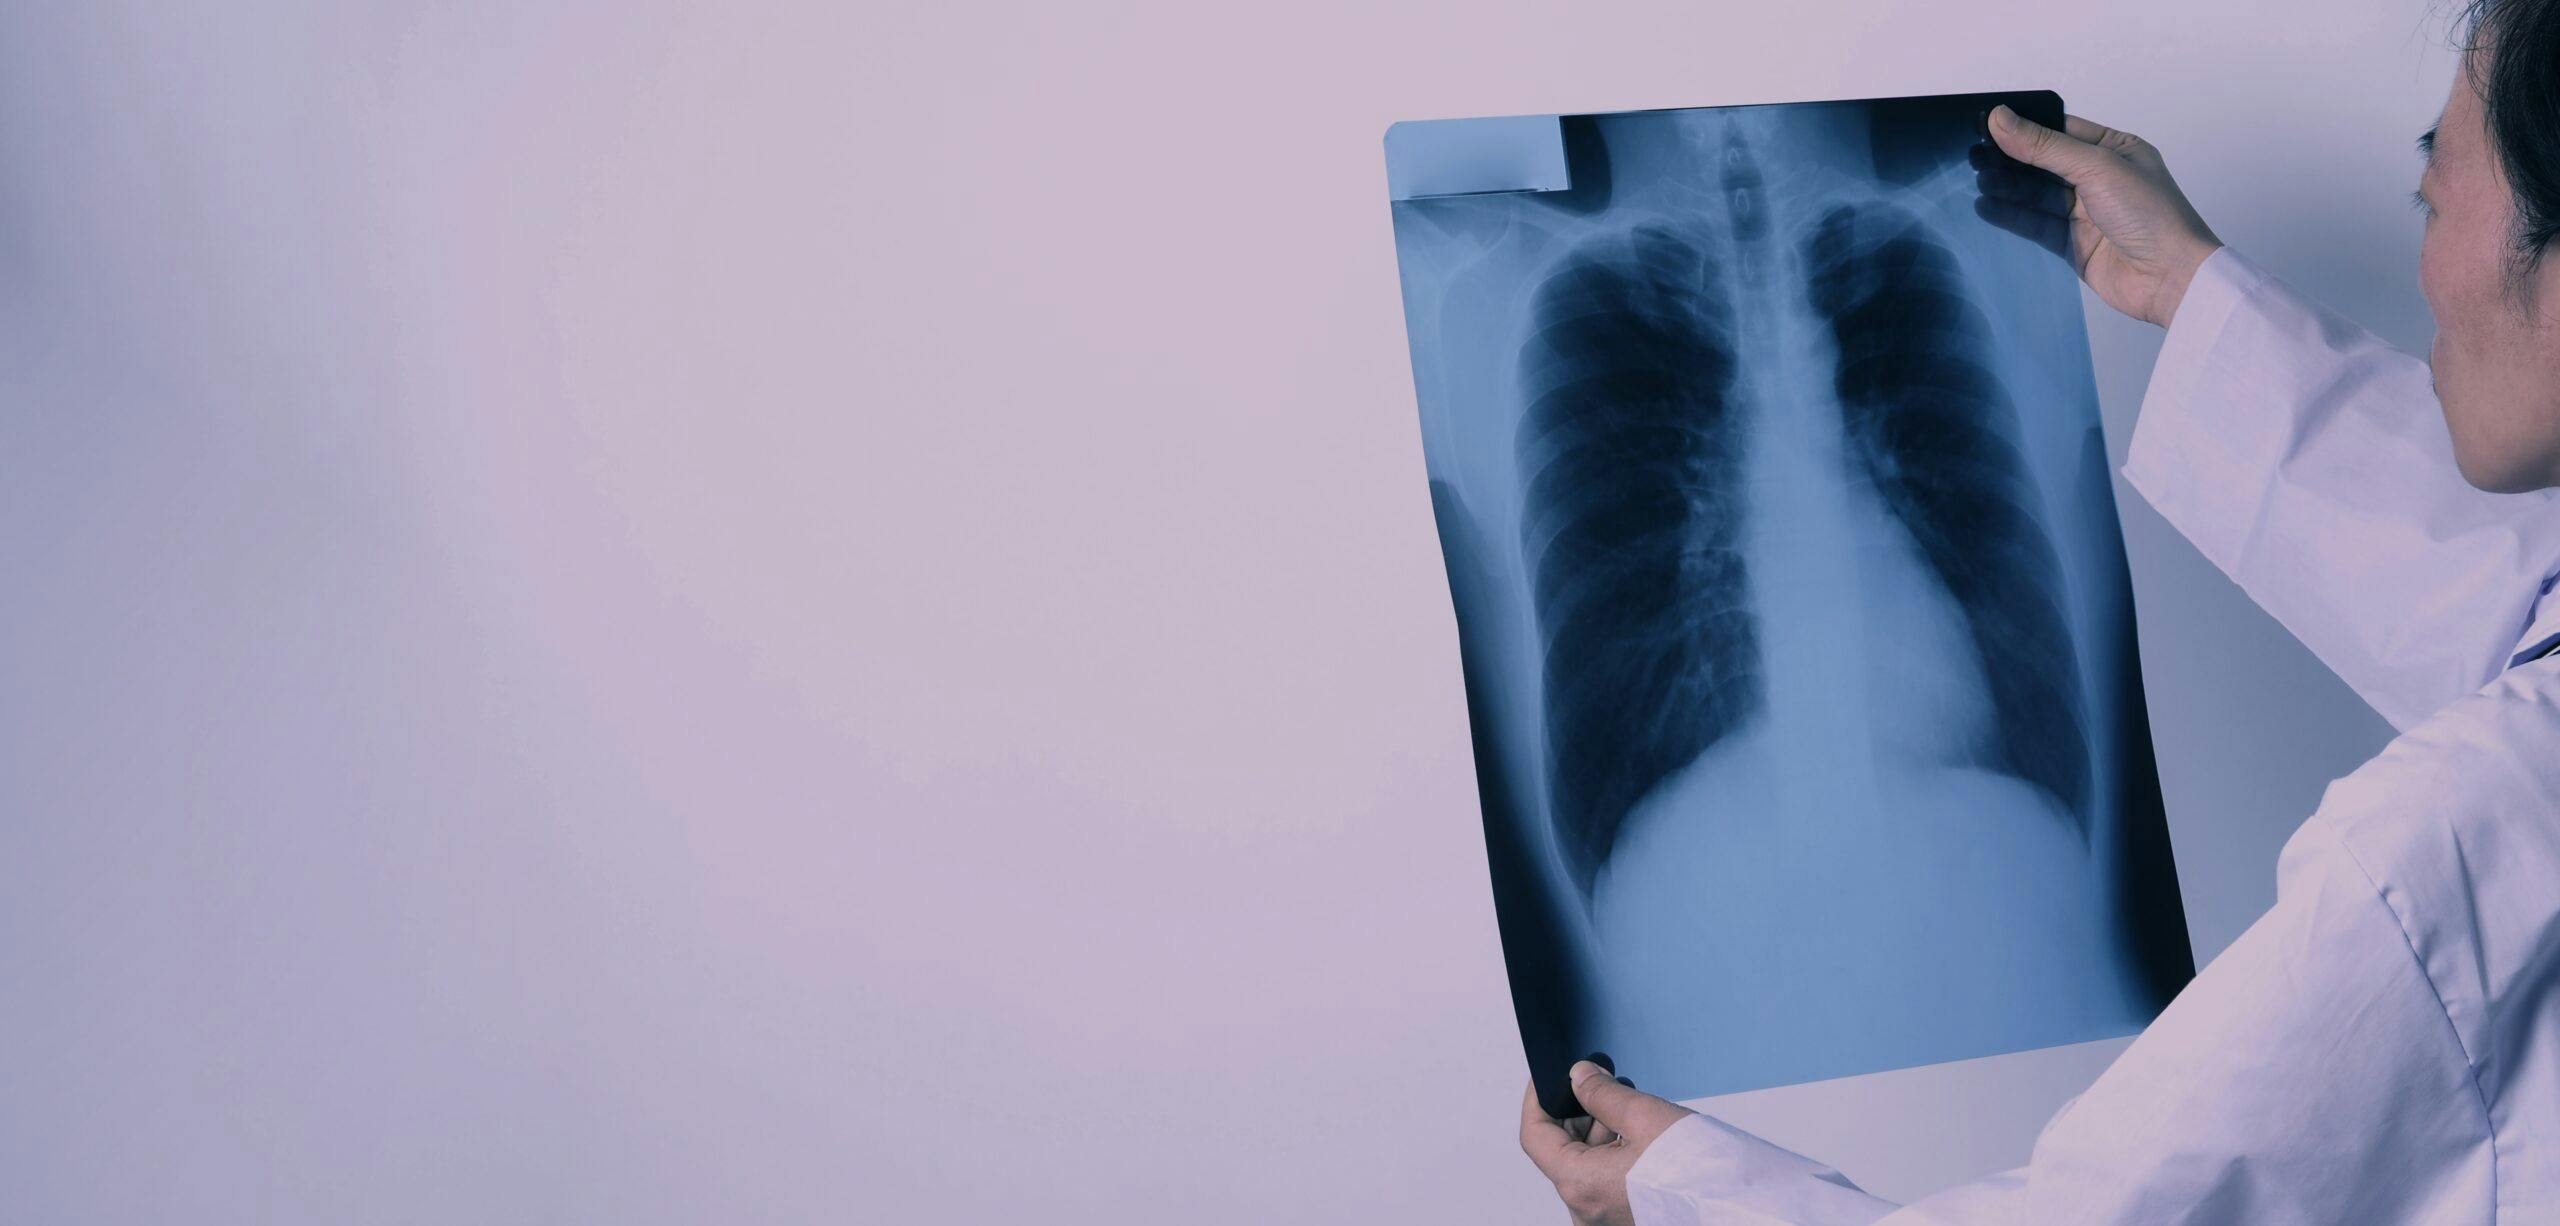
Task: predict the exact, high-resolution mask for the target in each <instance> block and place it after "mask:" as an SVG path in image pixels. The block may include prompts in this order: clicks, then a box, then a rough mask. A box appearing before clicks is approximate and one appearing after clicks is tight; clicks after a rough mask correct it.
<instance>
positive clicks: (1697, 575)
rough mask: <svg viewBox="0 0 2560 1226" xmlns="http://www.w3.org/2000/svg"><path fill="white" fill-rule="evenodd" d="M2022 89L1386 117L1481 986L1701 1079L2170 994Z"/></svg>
mask: <svg viewBox="0 0 2560 1226" xmlns="http://www.w3.org/2000/svg"><path fill="white" fill-rule="evenodd" d="M2000 102H2006V103H2008V104H2010V105H2011V106H2013V107H2016V108H2017V109H2019V110H2020V111H2021V112H2022V113H2025V114H2027V115H2029V116H2030V117H2037V118H2041V119H2043V120H2044V122H2047V123H2052V124H2057V125H2058V124H2059V121H2060V110H2061V103H2060V101H2059V99H2057V98H2055V97H2054V96H2053V95H2051V94H2049V93H2021V94H1979V95H1957V96H1948V97H1934V98H1903V99H1885V100H1876V101H1864V102H1822V103H1803V104H1792V105H1773V106H1748V107H1722V108H1707V109H1696V110H1676V111H1651V112H1637V113H1627V114H1614V115H1593V116H1564V117H1554V116H1540V117H1526V118H1517V117H1515V118H1506V119H1494V120H1454V121H1432V122H1424V123H1414V124H1399V125H1397V126H1396V127H1395V128H1394V129H1391V130H1390V132H1389V134H1388V142H1387V144H1388V163H1389V183H1390V189H1391V195H1393V196H1394V197H1395V199H1394V203H1393V209H1394V216H1395V235H1396V251H1397V256H1398V260H1399V263H1400V264H1401V267H1402V272H1403V285H1404V299H1405V320H1406V326H1407V331H1408V335H1409V338H1410V340H1411V343H1412V351H1413V364H1414V374H1415V382H1416V385H1417V388H1418V391H1419V395H1420V401H1421V410H1422V426H1423V439H1424V445H1425V446H1424V451H1425V456H1426V459H1427V463H1428V467H1429V471H1430V479H1431V491H1432V498H1433V506H1434V508H1435V511H1436V513H1437V516H1438V521H1439V529H1440V538H1441V543H1442V548H1443V554H1444V557H1445V559H1446V562H1447V566H1448V575H1449V586H1450V593H1451V596H1452V598H1453V601H1454V603H1455V606H1456V612H1457V624H1458V633H1459V649H1460V658H1461V662H1462V665H1463V668H1464V672H1465V682H1466V693H1467V706H1468V717H1469V719H1470V721H1471V723H1472V731H1473V736H1474V744H1475V755H1476V769H1477V779H1478V785H1479V791H1480V793H1481V798H1482V802H1483V818H1484V833H1485V840H1486V847H1487V849H1488V851H1489V853H1490V863H1491V868H1492V874H1493V884H1494V894H1495V902H1496V912H1497V915H1498V918H1499V921H1500V926H1501V935H1502V942H1503V948H1504V953H1505V957H1506V960H1507V962H1508V964H1509V969H1510V975H1511V985H1512V996H1513V1003H1514V1005H1515V1009H1516V1012H1517V1014H1518V1019H1519V1024H1520V1030H1521V1036H1522V1040H1523V1043H1524V1046H1525V1047H1526V1049H1527V1052H1528V1056H1529V1059H1530V1064H1531V1068H1532V1071H1533V1073H1534V1074H1535V1076H1536V1079H1537V1082H1538V1089H1539V1096H1540V1098H1541V1100H1542V1101H1543V1102H1544V1103H1545V1105H1546V1106H1547V1108H1548V1109H1549V1110H1550V1111H1552V1112H1556V1113H1558V1114H1570V1113H1576V1109H1575V1108H1574V1106H1573V1103H1572V1098H1571V1093H1570V1089H1569V1087H1567V1086H1566V1085H1565V1084H1564V1081H1563V1073H1564V1070H1565V1068H1566V1066H1567V1065H1568V1064H1569V1063H1570V1062H1571V1060H1572V1059H1573V1058H1574V1057H1575V1056H1577V1055H1580V1054H1582V1053H1584V1052H1587V1051H1591V1050H1595V1049H1599V1050H1606V1051H1608V1052H1609V1053H1611V1055H1612V1056H1614V1057H1615V1058H1616V1059H1617V1061H1618V1063H1619V1065H1620V1067H1621V1068H1623V1069H1626V1070H1628V1071H1631V1072H1638V1075H1639V1076H1640V1077H1641V1079H1642V1083H1643V1085H1644V1088H1646V1089H1648V1090H1652V1091H1654V1092H1656V1093H1661V1094H1665V1095H1668V1096H1672V1097H1683V1098H1686V1097H1698V1096H1703V1095H1708V1094H1716V1093H1723V1092H1727V1091H1734V1090H1743V1089H1750V1088H1754V1087H1760V1086H1768V1085H1777V1084H1783V1083H1790V1082H1797V1081H1806V1080H1813V1079H1818V1078H1826V1077H1836V1076H1842V1075H1847V1074H1851V1073H1860V1072H1868V1071H1874V1070H1878V1069H1886V1068H1895V1067H1902V1066H1907V1065H1913V1064H1922V1063H1930V1062H1935V1061H1941V1060H1951V1059H1958V1058H1963V1057H1970V1056H1980V1055H1987V1054H1991V1053H1996V1052H2005V1051H2015V1050H2019V1049H2023V1048H2029V1047H2039V1046H2048V1045H2052V1044H2058V1043H2068V1042H2077V1041H2081V1040H2087V1039H2096V1038H2101V1037H2106V1036H2111V1035H2120V1034H2127V1033H2131V1032H2134V1031H2137V1030H2139V1029H2141V1028H2142V1026H2143V1025H2144V1024H2145V1023H2146V1022H2148V1021H2149V1020H2150V1019H2151V1017H2152V1016H2153V1015H2154V1014H2155V1013H2157V1012H2158V1011H2159V1009H2160V1008H2161V1007H2162V1006H2163V1005H2164V1004H2165V1003H2166V1002H2167V1000H2168V999H2169V997H2170V996H2172V995H2173V994H2175V992H2176V991H2177V990H2178V988H2179V987H2180V986H2182V985H2183V984H2184V983H2185V982H2186V981H2187V979H2188V978H2190V977H2191V976H2192V975H2193V973H2194V964H2193V961H2192V955H2191V953H2190V950H2189V947H2188V943H2187V933H2186V925H2185V920H2184V917H2183V914H2182V912H2181V909H2180V906H2179V901H2178V892H2177V882H2176V876H2175V873H2174V870H2173V868H2172V865H2171V860H2170V855H2169V848H2168V837H2167V832H2166V828H2165V824H2164V822H2163V820H2162V814H2161V806H2160V798H2159V787H2158V780H2157V777H2156V774H2155V769H2154V767H2153V764H2152V757H2151V744H2150V730H2149V727H2148V723H2147V720H2146V716H2145V714H2144V709H2143V701H2142V688H2141V684H2142V683H2141V673H2140V668H2139V664H2138V661H2137V658H2136V655H2135V648H2134V642H2133V621H2132V600H2131V594H2130V590H2129V587H2128V584H2127V580H2126V574H2125V564H2124V556H2123V549H2122V542H2121V537H2120V534H2119V531H2118V528H2117V524H2116V518H2115V504H2114V500H2113V491H2112V486H2111V482H2110V474H2109V469H2108V463H2107V457H2106V449H2105V444H2104V441H2103V438H2102V436H2101V433H2100V430H2099V424H2098V413H2097V400H2096V394H2095V390H2094V386H2093V383H2092V380H2091V375H2090V368H2089V355H2088V345H2087V340H2086V338H2085V336H2084V334H2083V331H2082V319H2081V313H2080V298H2079V286H2078V282H2077V280H2076V278H2075V277H2074V276H2073V274H2072V269H2071V267H2070V266H2069V264H2068V263H2067V262H2066V261H2065V260H2064V259H2063V258H2061V257H2060V255H2059V253H2058V251H2056V250H2054V249H2053V248H2052V247H2051V245H2050V244H2049V242H2048V241H2046V239H2045V237H2044V236H2042V235H2039V234H2038V233H2037V232H2036V230H2035V228H2034V226H2033V225H2032V224H2028V223H2030V222H2032V220H2033V219H2032V218H2027V219H2025V220H2024V221H2022V220H2021V219H2018V218H2003V217H2001V216H1999V215H1998V214H1997V213H1996V212H1995V210H1996V209H1998V208H1999V207H2001V206H2000V205H1999V204H1998V202H1994V201H1989V200H1986V199H1985V198H1984V197H1983V196H1982V195H1981V193H1980V191H1979V189H1978V187H1977V178H1976V175H1977V169H1976V162H1975V159H1978V158H1981V157H1983V156H1984V154H1983V153H1981V152H1978V151H1976V150H1975V148H1974V147H1975V146H1976V144H1977V143H1978V142H1980V140H1981V118H1982V115H1983V114H1984V112H1986V111H1987V110H1988V109H1989V108H1990V107H1991V106H1993V105H1994V104H1996V103H2000Z"/></svg>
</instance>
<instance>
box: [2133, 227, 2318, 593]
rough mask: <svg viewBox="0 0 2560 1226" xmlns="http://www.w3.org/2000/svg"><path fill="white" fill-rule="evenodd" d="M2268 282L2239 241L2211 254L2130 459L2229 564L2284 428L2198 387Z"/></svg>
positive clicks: (2150, 489) (2163, 355)
mask: <svg viewBox="0 0 2560 1226" xmlns="http://www.w3.org/2000/svg"><path fill="white" fill-rule="evenodd" d="M2268 280H2269V278H2268V275H2267V272H2266V270H2265V269H2263V268H2260V267H2259V266H2258V265H2257V264H2256V263H2254V262H2252V261H2251V260H2249V259H2248V258H2247V257H2246V256H2243V255H2241V254H2240V253H2239V252H2237V251H2234V250H2232V249H2231V248H2229V247H2222V248H2218V249H2216V250H2215V251H2214V253H2213V254H2212V255H2209V256H2206V257H2205V261H2204V263H2203V264H2202V265H2200V266H2198V267H2197V269H2196V275H2195V279H2194V280H2193V281H2192V282H2191V283H2189V285H2188V286H2187V295H2186V297H2185V298H2183V299H2181V300H2180V301H2179V303H2178V312H2177V314H2176V315H2174V316H2172V317H2171V318H2170V320H2169V334H2168V336H2167V337H2166V338H2165V339H2164V340H2163V341H2162V342H2161V345H2160V356H2159V359H2158V360H2157V361H2156V362H2154V363H2153V364H2152V367H2151V383H2150V386H2149V387H2148V388H2147V389H2146V390H2145V391H2144V392H2143V397H2142V410H2141V413H2140V415H2139V416H2138V417H2136V418H2135V420H2134V426H2133V441H2132V443H2131V445H2130V446H2129V447H2128V448H2127V450H2126V456H2125V465H2124V470H2123V471H2124V477H2125V480H2126V481H2128V482H2130V483H2132V485H2133V488H2134V489H2135V490H2137V491H2139V492H2140V493H2141V494H2142V496H2143V498H2144V500H2146V501H2148V502H2149V503H2150V504H2151V505H2152V506H2153V507H2154V508H2156V509H2158V510H2159V512H2160V514H2161V515H2162V516H2164V517H2166V518H2167V519H2168V520H2169V522H2170V523H2171V524H2173V525H2175V526H2176V527H2177V529H2178V530H2179V531H2180V532H2181V533H2183V534H2185V536H2186V537H2187V539H2188V540H2190V541H2193V542H2194V543H2195V545H2196V548H2197V549H2198V550H2199V551H2201V552H2202V553H2203V554H2204V555H2205V556H2206V557H2207V558H2209V559H2211V560H2212V561H2213V562H2214V564H2215V565H2217V566H2220V567H2222V568H2223V569H2224V570H2225V571H2229V570H2230V569H2231V568H2232V567H2233V566H2235V565H2236V564H2237V563H2238V561H2239V558H2240V551H2241V547H2242V545H2243V544H2244V543H2245V542H2246V541H2247V540H2248V538H2249V535H2250V532H2251V531H2252V529H2253V527H2254V525H2255V523H2256V520H2257V516H2258V508H2259V506H2260V504H2261V503H2262V502H2263V501H2264V498H2265V493H2266V487H2267V480H2268V478H2269V477H2270V476H2271V475H2272V474H2273V473H2274V472H2275V470H2276V466H2277V463H2278V461H2279V460H2280V459H2281V458H2282V456H2281V451H2282V447H2283V439H2284V434H2283V431H2282V430H2280V429H2266V428H2263V427H2265V426H2267V425H2270V424H2274V423H2268V422H2260V421H2252V420H2249V419H2248V417H2247V415H2246V409H2247V407H2248V406H2244V405H2235V404H2232V403H2231V402H2230V401H2229V399H2228V398H2224V397H2213V396H2206V397H2202V398H2199V397H2198V396H2197V395H2196V390H2197V385H2198V384H2199V383H2200V382H2201V381H2202V380H2203V379H2204V378H2205V376H2206V374H2207V372H2208V371H2210V370H2211V369H2212V367H2213V365H2214V359H2215V353H2216V350H2217V349H2218V348H2219V347H2220V344H2221V342H2222V340H2223V338H2224V336H2225V335H2226V334H2227V332H2228V331H2229V327H2228V325H2229V324H2230V322H2231V319H2232V316H2233V315H2234V314H2235V313H2236V312H2238V311H2239V310H2240V309H2241V307H2242V306H2243V305H2244V304H2246V303H2247V302H2248V301H2249V299H2250V297H2251V296H2252V295H2254V294H2256V293H2257V292H2258V291H2259V290H2260V289H2261V288H2263V287H2264V286H2265V285H2266V284H2267V283H2268Z"/></svg>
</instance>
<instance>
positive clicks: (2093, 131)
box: [2062, 115, 2160, 165]
mask: <svg viewBox="0 0 2560 1226" xmlns="http://www.w3.org/2000/svg"><path fill="white" fill-rule="evenodd" d="M2062 130H2063V132H2064V134H2066V135H2068V136H2070V137H2071V138H2072V139H2073V140H2079V141H2086V142H2088V143H2090V144H2092V145H2096V146H2097V147H2099V148H2101V149H2104V150H2106V151H2108V152H2110V153H2114V154H2117V155H2118V156H2121V157H2129V158H2139V159H2141V160H2142V161H2144V162H2148V163H2152V164H2154V165H2156V164H2158V163H2159V161H2160V151H2159V150H2157V149H2154V148H2152V147H2151V142H2150V141H2147V140H2144V139H2142V138H2141V137H2139V136H2136V135H2134V134H2133V133H2131V132H2127V131H2125V130H2124V129H2122V128H2110V127H2108V126H2107V125H2105V124H2102V123H2091V122H2090V121H2088V120H2086V119H2082V118H2081V117H2079V116H2077V115H2065V116H2063V117H2062Z"/></svg>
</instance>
